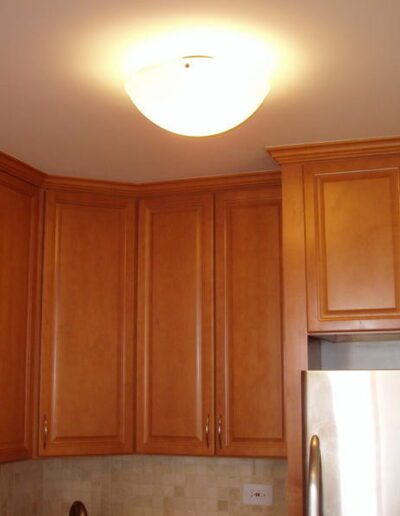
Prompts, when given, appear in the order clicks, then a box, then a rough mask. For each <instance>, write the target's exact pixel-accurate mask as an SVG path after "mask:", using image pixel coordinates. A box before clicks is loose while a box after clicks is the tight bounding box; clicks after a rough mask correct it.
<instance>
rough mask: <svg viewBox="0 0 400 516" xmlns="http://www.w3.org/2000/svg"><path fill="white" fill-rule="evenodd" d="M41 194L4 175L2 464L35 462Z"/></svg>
mask: <svg viewBox="0 0 400 516" xmlns="http://www.w3.org/2000/svg"><path fill="white" fill-rule="evenodd" d="M39 214H40V192H39V188H38V187H36V186H34V185H33V184H29V183H28V182H25V181H21V180H19V179H17V178H15V177H12V176H11V175H9V174H6V173H3V172H0V269H1V279H0V328H1V330H0V462H3V461H12V460H18V459H27V458H30V457H31V456H32V429H33V424H34V413H33V412H34V410H33V408H34V380H35V374H34V369H35V356H36V351H37V344H38V342H37V336H38V321H37V314H38V290H39V288H38V279H39V274H38V270H39V260H38V252H39V245H38V244H39V238H40V235H39V230H40V227H39V220H40V216H39Z"/></svg>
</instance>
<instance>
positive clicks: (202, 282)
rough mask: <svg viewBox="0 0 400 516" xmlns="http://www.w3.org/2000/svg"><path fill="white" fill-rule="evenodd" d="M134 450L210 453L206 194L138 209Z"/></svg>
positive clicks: (209, 200)
mask: <svg viewBox="0 0 400 516" xmlns="http://www.w3.org/2000/svg"><path fill="white" fill-rule="evenodd" d="M138 260H139V262H138V351H137V353H138V355H137V357H138V358H137V364H138V369H137V375H138V398H137V451H138V452H142V453H143V452H144V453H170V454H186V455H211V454H213V450H214V438H213V433H212V429H213V427H214V426H213V420H214V416H213V407H214V399H213V393H214V385H213V361H214V355H213V196H212V195H211V194H185V195H182V196H176V197H174V196H172V197H162V198H161V197H160V198H154V199H148V200H143V201H141V202H140V208H139V258H138Z"/></svg>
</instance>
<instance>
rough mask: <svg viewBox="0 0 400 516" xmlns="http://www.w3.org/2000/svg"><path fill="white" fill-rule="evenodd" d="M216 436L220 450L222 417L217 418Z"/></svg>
mask: <svg viewBox="0 0 400 516" xmlns="http://www.w3.org/2000/svg"><path fill="white" fill-rule="evenodd" d="M217 434H218V443H219V447H220V448H222V416H219V417H218V425H217Z"/></svg>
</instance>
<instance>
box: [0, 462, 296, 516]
mask: <svg viewBox="0 0 400 516" xmlns="http://www.w3.org/2000/svg"><path fill="white" fill-rule="evenodd" d="M286 476H287V467H286V461H284V460H275V459H232V458H215V457H212V458H194V457H170V456H168V457H162V456H147V455H146V456H144V455H127V456H115V457H113V456H109V457H93V458H92V457H82V458H63V459H45V460H36V461H28V462H17V463H13V464H3V465H0V514H1V516H35V515H37V516H68V510H69V507H70V505H71V503H72V502H73V501H74V500H81V501H83V502H84V503H85V505H86V507H87V509H88V512H89V516H131V515H132V516H136V515H138V516H139V515H141V516H158V515H160V516H161V515H165V516H228V515H231V514H232V515H242V516H247V515H254V514H260V515H261V514H262V515H274V516H284V515H286V514H287V511H286ZM246 483H250V484H269V485H272V487H273V505H272V506H268V507H265V506H250V505H243V503H242V490H243V485H244V484H246Z"/></svg>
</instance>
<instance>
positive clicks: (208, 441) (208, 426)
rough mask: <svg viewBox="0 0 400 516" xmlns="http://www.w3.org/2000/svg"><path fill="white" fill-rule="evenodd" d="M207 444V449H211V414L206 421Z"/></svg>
mask: <svg viewBox="0 0 400 516" xmlns="http://www.w3.org/2000/svg"><path fill="white" fill-rule="evenodd" d="M205 430H206V444H207V448H209V447H210V438H209V435H210V414H208V415H207V419H206V428H205Z"/></svg>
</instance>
